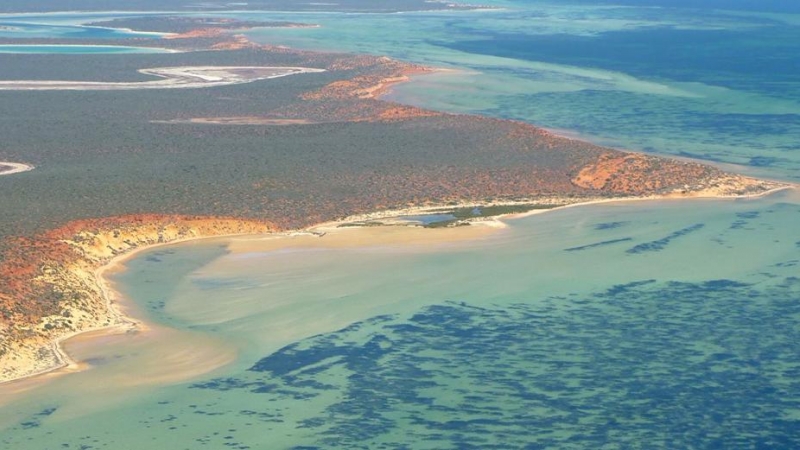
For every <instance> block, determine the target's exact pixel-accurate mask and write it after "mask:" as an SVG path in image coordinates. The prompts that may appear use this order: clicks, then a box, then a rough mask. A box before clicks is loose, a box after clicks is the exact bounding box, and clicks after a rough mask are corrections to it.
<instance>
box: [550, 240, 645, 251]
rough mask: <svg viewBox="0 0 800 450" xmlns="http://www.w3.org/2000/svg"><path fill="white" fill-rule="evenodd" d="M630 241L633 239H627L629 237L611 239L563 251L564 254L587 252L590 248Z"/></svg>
mask: <svg viewBox="0 0 800 450" xmlns="http://www.w3.org/2000/svg"><path fill="white" fill-rule="evenodd" d="M632 240H633V238H629V237H626V238H622V239H612V240H610V241H602V242H596V243H594V244H588V245H581V246H579V247H570V248H565V249H564V251H565V252H579V251H582V250H589V249H590V248H596V247H603V246H606V245H612V244H617V243H620V242H628V241H632Z"/></svg>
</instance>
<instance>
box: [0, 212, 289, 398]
mask: <svg viewBox="0 0 800 450" xmlns="http://www.w3.org/2000/svg"><path fill="white" fill-rule="evenodd" d="M271 231H275V227H274V226H273V225H271V224H269V223H266V222H261V221H254V220H244V219H235V218H209V217H192V216H160V215H133V216H123V217H113V218H108V219H98V220H80V221H74V222H70V223H69V224H67V225H65V226H63V227H60V228H58V229H55V230H52V231H49V232H47V233H44V234H42V235H39V236H36V237H34V238H33V239H25V238H19V239H16V240H15V241H14V242H12V243H11V245H10V246H9V249H8V250H6V252H5V253H4V254H3V255H2V265H0V279H2V280H3V281H4V284H3V285H2V286H0V338H2V339H0V368H2V372H0V382H2V381H4V380H8V379H13V378H18V377H19V376H24V375H26V373H25V371H26V370H29V369H30V367H33V369H30V370H32V372H31V373H35V372H36V371H38V370H41V369H42V368H46V367H48V366H52V365H53V364H54V360H55V359H57V357H56V356H57V355H54V354H53V351H52V349H51V348H50V343H51V342H52V341H53V340H55V339H58V338H59V337H60V336H63V335H67V334H71V333H75V332H80V331H85V330H89V329H94V328H98V327H103V326H108V325H113V324H114V320H113V318H112V317H111V316H110V315H109V314H110V313H109V311H108V307H107V305H106V304H105V300H104V298H103V295H102V290H101V288H100V286H99V285H98V284H97V280H96V278H95V275H94V271H95V270H96V269H97V268H98V267H100V266H101V265H103V264H105V263H106V262H107V261H109V260H110V259H111V258H113V257H114V256H117V255H120V254H123V253H126V252H129V251H131V250H133V249H136V248H138V247H142V246H148V245H153V244H159V243H168V242H175V241H179V240H183V239H192V238H199V237H206V236H220V235H230V234H258V233H267V232H271ZM12 360H14V361H15V362H14V361H12ZM21 360H30V361H29V364H27V365H26V364H20V363H19V361H21ZM37 361H38V362H37ZM31 364H32V365H33V366H31ZM26 367H28V369H26Z"/></svg>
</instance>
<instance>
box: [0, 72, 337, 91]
mask: <svg viewBox="0 0 800 450" xmlns="http://www.w3.org/2000/svg"><path fill="white" fill-rule="evenodd" d="M139 72H140V73H143V74H146V75H154V76H157V77H160V78H163V79H161V80H153V81H139V82H102V81H56V80H54V81H43V80H12V81H0V91H84V90H85V91H117V90H132V89H187V88H207V87H215V86H228V85H232V84H242V83H250V82H253V81H257V80H266V79H271V78H279V77H285V76H289V75H297V74H301V73H318V72H325V70H324V69H312V68H309V67H267V66H197V67H186V66H184V67H160V68H154V69H140V70H139Z"/></svg>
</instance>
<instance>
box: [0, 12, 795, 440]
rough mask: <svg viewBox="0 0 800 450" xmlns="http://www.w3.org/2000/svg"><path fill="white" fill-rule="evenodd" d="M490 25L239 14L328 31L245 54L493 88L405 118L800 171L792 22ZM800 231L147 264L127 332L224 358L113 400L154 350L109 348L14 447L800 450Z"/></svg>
mask: <svg viewBox="0 0 800 450" xmlns="http://www.w3.org/2000/svg"><path fill="white" fill-rule="evenodd" d="M651 3H652V2H651ZM502 5H504V6H506V7H509V8H514V10H513V11H495V12H486V13H458V14H449V13H448V14H442V13H425V14H421V13H414V14H396V15H335V14H325V15H323V14H316V15H311V14H309V15H278V14H269V15H258V14H252V13H248V15H247V16H248V17H269V18H273V19H282V18H286V19H287V20H294V21H307V22H315V23H321V24H322V25H323V27H322V28H320V29H290V30H263V31H254V32H253V33H252V34H253V36H255V37H258V38H259V39H263V40H264V41H269V42H273V43H290V44H293V45H298V46H304V47H309V48H329V49H334V47H335V48H336V49H347V50H354V51H368V52H375V53H387V54H390V55H392V56H395V57H398V58H404V59H411V60H415V61H419V62H424V63H428V64H434V65H448V66H455V67H459V68H465V69H468V70H469V71H473V72H474V71H480V72H481V73H482V75H481V76H476V75H469V74H463V75H456V76H454V75H452V74H444V75H435V76H432V77H427V78H422V79H420V80H419V81H418V82H417V83H411V84H406V85H404V86H403V87H402V88H399V89H398V90H397V91H396V92H395V98H397V99H400V100H403V101H410V102H414V103H421V104H424V105H427V106H435V107H438V108H441V109H446V110H450V111H465V112H480V113H485V114H490V115H496V116H501V117H515V118H520V119H524V120H529V121H532V122H534V123H539V124H543V125H545V126H548V127H552V128H563V129H567V130H570V131H572V132H578V133H581V134H583V135H587V136H590V137H592V139H594V140H597V141H599V142H609V143H612V144H615V145H621V146H626V147H629V148H641V149H647V150H648V151H653V152H657V153H666V154H691V155H698V156H701V157H703V158H707V159H709V160H715V161H722V162H734V163H741V164H746V166H745V167H740V168H739V170H742V171H746V172H750V173H760V174H764V175H768V176H771V177H775V178H784V179H794V178H796V177H797V175H798V172H797V171H798V168H800V154H799V153H798V149H800V141H798V139H800V134H798V133H796V131H797V126H798V122H797V120H798V115H797V114H798V101H800V95H799V94H798V92H800V91H798V86H797V82H798V80H797V79H796V78H795V73H796V70H795V69H796V68H797V67H796V66H797V64H798V62H797V57H796V55H797V54H800V52H794V50H795V46H796V45H797V43H798V42H800V40H798V39H794V36H796V34H797V33H798V26H800V16H797V15H793V14H789V13H781V14H775V13H771V12H770V13H767V12H764V13H753V12H750V13H742V12H730V11H728V12H724V11H718V10H714V11H712V10H707V11H703V14H698V13H697V11H696V10H685V9H680V8H675V9H658V8H641V7H624V8H623V7H614V6H591V5H589V6H587V5H577V4H565V3H563V2H562V3H559V4H555V3H551V2H529V3H527V2H525V3H523V2H505V3H502ZM73 19H74V18H73ZM385 29H391V30H393V32H394V33H393V34H391V35H387V34H386V33H377V32H376V30H385ZM534 43H535V45H534ZM638 44H642V45H644V44H646V48H645V49H644V50H642V49H641V48H638V47H637V45H638ZM690 44H692V45H690ZM756 50H757V51H756ZM670 51H673V52H674V54H671V53H670ZM687 52H689V53H688V54H687ZM798 223H800V193H798V192H797V191H790V192H782V193H778V194H775V195H773V196H770V197H768V198H763V199H758V200H727V201H716V200H696V201H661V202H636V203H618V204H609V205H593V206H587V207H579V208H569V209H563V210H559V211H554V212H549V213H545V214H540V215H536V216H531V217H528V218H525V219H519V220H515V221H511V222H510V227H509V228H507V229H505V230H501V231H498V232H497V233H494V234H492V235H490V236H488V237H483V238H480V239H475V240H473V241H468V242H460V243H442V244H441V245H438V246H402V245H396V244H394V245H379V246H375V245H373V246H367V247H363V248H352V249H347V250H343V249H334V248H299V247H298V248H288V249H283V250H279V251H269V252H266V251H265V252H251V253H235V254H229V255H221V253H222V252H223V249H222V248H221V247H220V245H221V243H220V242H211V243H194V244H185V245H181V246H174V247H169V248H162V249H156V250H154V251H151V252H149V253H146V254H143V255H141V256H140V257H137V258H136V259H134V260H132V261H131V262H130V263H128V264H127V266H128V268H129V269H128V271H127V272H125V273H124V274H122V275H120V276H118V278H117V280H118V282H119V287H120V289H121V290H122V291H123V292H125V293H126V294H127V295H128V296H130V297H131V298H132V299H134V300H135V302H136V303H137V305H139V308H140V310H139V311H137V314H138V315H140V316H141V317H144V318H146V319H147V320H148V321H149V322H152V323H156V324H159V325H162V326H167V327H171V328H173V329H176V330H180V331H181V332H183V333H186V335H178V336H176V337H175V338H174V341H176V342H177V343H183V344H186V345H189V347H188V348H189V350H186V349H184V348H183V347H180V346H178V347H177V348H176V349H175V350H170V351H171V352H176V353H180V352H181V351H188V352H190V353H191V352H192V350H191V345H192V344H193V343H196V342H198V339H199V338H200V337H204V338H207V339H208V340H209V342H204V343H203V345H204V346H210V345H212V344H213V345H216V343H217V342H218V343H219V344H220V347H219V352H220V353H223V352H224V351H226V350H225V348H226V347H224V346H223V345H222V344H224V345H225V346H232V347H234V348H235V349H236V352H237V353H236V355H237V357H236V359H235V361H233V362H231V363H229V364H227V365H224V366H222V367H216V366H215V368H213V369H211V370H212V372H209V373H205V374H201V375H195V376H194V377H193V378H192V379H191V380H189V381H182V382H172V383H170V382H162V383H158V384H157V385H156V386H152V385H147V384H145V385H139V384H136V383H131V382H118V381H116V380H118V379H121V380H126V381H130V380H128V378H125V377H124V376H123V375H126V374H127V375H128V376H129V378H136V376H137V374H138V373H139V372H140V371H141V370H142V369H141V368H140V367H138V366H137V363H131V362H132V361H142V360H146V359H147V358H148V355H149V352H154V350H153V349H150V348H147V347H146V346H145V347H142V346H137V345H133V343H130V344H129V343H127V341H125V340H124V339H122V340H120V341H119V342H116V343H115V345H114V346H110V347H109V348H106V349H103V351H100V350H93V351H95V352H97V353H98V354H101V356H96V357H91V356H92V353H91V351H89V352H87V354H86V355H87V358H90V357H91V361H90V364H91V365H92V366H93V367H92V369H91V370H88V371H86V372H82V373H80V374H76V375H70V376H66V377H62V378H60V379H57V380H55V381H53V382H51V383H50V384H48V385H47V386H45V387H43V388H40V389H38V390H35V391H32V392H30V393H28V394H27V395H25V396H24V397H22V398H20V399H17V400H14V401H12V402H11V403H8V404H6V405H5V406H3V407H2V408H0V429H2V430H3V431H2V433H0V443H2V444H3V445H4V446H5V447H8V448H32V449H39V448H41V449H51V448H114V449H126V448H131V449H140V448H166V447H169V448H179V449H180V448H191V449H195V448H203V447H206V448H239V449H246V448H252V449H256V448H298V449H299V448H306V449H307V448H348V449H350V448H368V449H374V448H390V449H402V448H414V449H426V448H430V449H449V448H453V449H455V448H459V449H462V448H558V449H571V448H575V449H596V448H609V449H611V448H665V449H666V448H669V449H672V448H726V449H727V448H797V447H800V442H799V441H800V437H799V436H798V434H797V431H796V430H797V429H800V423H798V421H800V382H799V381H798V380H800V309H799V308H800V228H798V226H797V224H798ZM324 239H325V238H323V240H322V242H324ZM130 339H131V340H135V339H136V338H135V336H131V337H130ZM199 350H200V349H195V351H199ZM153 354H154V355H158V356H159V357H163V356H164V355H163V354H162V353H153ZM167 356H169V354H167ZM179 356H180V355H179ZM143 358H144V359H143ZM169 359H170V358H167V357H165V358H164V365H165V366H167V367H171V366H168V365H167V362H168V360H169ZM198 365H200V364H198ZM111 375H113V377H111ZM108 380H112V381H111V382H109V381H108ZM82 446H83V447H82Z"/></svg>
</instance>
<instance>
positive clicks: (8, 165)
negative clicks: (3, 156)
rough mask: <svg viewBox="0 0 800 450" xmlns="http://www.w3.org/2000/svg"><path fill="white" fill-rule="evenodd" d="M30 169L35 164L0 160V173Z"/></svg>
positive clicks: (6, 173)
mask: <svg viewBox="0 0 800 450" xmlns="http://www.w3.org/2000/svg"><path fill="white" fill-rule="evenodd" d="M29 170H33V166H31V165H30V164H22V163H14V162H6V161H0V175H11V174H14V173H20V172H27V171H29Z"/></svg>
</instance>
